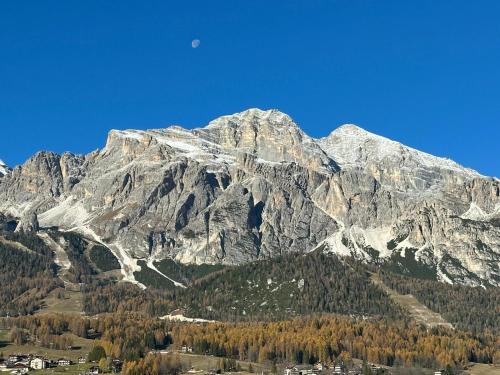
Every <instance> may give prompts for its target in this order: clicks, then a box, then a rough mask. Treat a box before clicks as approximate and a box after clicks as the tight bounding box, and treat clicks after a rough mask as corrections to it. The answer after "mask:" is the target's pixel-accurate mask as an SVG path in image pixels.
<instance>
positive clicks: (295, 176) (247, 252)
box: [0, 109, 500, 285]
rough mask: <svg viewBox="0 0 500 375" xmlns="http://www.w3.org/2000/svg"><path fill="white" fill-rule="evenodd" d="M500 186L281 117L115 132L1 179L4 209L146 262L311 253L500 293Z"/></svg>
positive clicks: (400, 150) (247, 115)
mask: <svg viewBox="0 0 500 375" xmlns="http://www.w3.org/2000/svg"><path fill="white" fill-rule="evenodd" d="M499 192H500V183H499V180H498V179H495V178H488V177H484V176H481V175H480V174H478V173H477V172H475V171H472V170H470V169H467V168H464V167H461V166H459V165H458V164H456V163H454V162H452V161H450V160H447V159H443V158H438V157H434V156H431V155H428V154H425V153H423V152H419V151H417V150H413V149H411V148H409V147H406V146H404V145H401V144H399V143H397V142H393V141H390V140H388V139H386V138H383V137H379V136H376V135H374V134H371V133H368V132H366V131H364V130H362V129H360V128H358V127H356V126H354V125H344V126H341V127H340V128H338V129H336V130H335V131H334V132H332V134H330V135H329V136H328V137H325V138H322V139H313V138H311V137H309V136H307V135H306V134H305V133H304V132H303V131H302V130H301V129H300V128H299V127H298V126H297V125H296V124H295V123H294V122H293V120H292V119H291V118H290V117H289V116H287V115H285V114H283V113H281V112H278V111H275V110H272V111H261V110H258V109H251V110H248V111H245V112H242V113H238V114H235V115H231V116H224V117H221V118H219V119H216V120H214V121H212V122H211V123H209V124H208V125H207V126H206V127H204V128H200V129H193V130H186V129H183V128H181V127H178V126H173V127H169V128H166V129H158V130H149V131H139V130H126V131H118V130H112V131H110V132H109V135H108V139H107V142H106V146H105V147H104V148H103V149H102V150H99V151H95V152H93V153H90V154H88V155H86V156H76V155H73V154H69V153H66V154H64V155H62V156H59V155H56V154H54V153H49V152H40V153H38V154H36V155H35V156H34V157H32V158H31V159H30V160H28V161H27V162H26V163H25V164H24V165H22V166H19V167H16V168H15V169H14V170H13V171H12V172H11V173H9V174H7V175H5V176H4V177H2V178H1V179H0V202H1V203H0V211H2V212H4V213H5V214H11V215H15V216H17V217H22V216H23V214H24V213H25V212H36V213H37V214H38V219H39V221H40V225H41V226H52V225H56V226H60V227H62V228H65V229H68V230H76V231H80V232H82V233H84V234H86V235H88V236H91V237H93V238H94V239H95V240H100V241H102V242H104V243H106V244H108V245H109V246H110V248H111V249H112V250H113V251H114V252H115V253H116V254H117V256H118V258H119V259H120V261H121V263H122V266H123V267H124V276H125V278H126V280H128V281H134V278H133V271H134V270H137V269H138V266H137V259H139V258H142V259H147V260H148V261H149V262H150V263H151V262H152V260H155V259H162V258H166V257H172V258H174V259H177V260H178V261H181V262H185V263H217V262H221V263H226V264H237V263H240V262H247V261H252V260H255V259H259V258H264V257H272V256H276V255H278V254H281V253H283V252H291V251H295V252H308V251H313V250H315V249H322V250H324V251H333V252H337V253H339V254H342V255H352V256H355V257H357V258H360V259H364V260H366V261H375V260H377V261H380V259H391V258H393V257H395V256H397V257H398V259H409V260H412V261H417V262H419V264H425V265H427V266H428V267H429V268H430V269H433V270H434V271H435V272H436V276H437V277H438V278H439V279H440V280H442V281H447V282H458V283H465V284H471V285H481V284H485V283H491V284H494V285H500V270H499V269H500V197H499Z"/></svg>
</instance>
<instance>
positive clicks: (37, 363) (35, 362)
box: [30, 358, 47, 370]
mask: <svg viewBox="0 0 500 375" xmlns="http://www.w3.org/2000/svg"><path fill="white" fill-rule="evenodd" d="M30 367H31V368H32V369H33V370H43V369H44V368H47V361H46V360H45V359H43V358H33V359H32V360H31V362H30Z"/></svg>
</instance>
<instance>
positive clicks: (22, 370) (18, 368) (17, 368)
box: [12, 362, 30, 374]
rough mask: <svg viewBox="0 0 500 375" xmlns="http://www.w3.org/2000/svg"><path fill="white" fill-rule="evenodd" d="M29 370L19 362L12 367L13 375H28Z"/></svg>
mask: <svg viewBox="0 0 500 375" xmlns="http://www.w3.org/2000/svg"><path fill="white" fill-rule="evenodd" d="M29 370H30V368H29V366H28V365H25V364H24V363H21V362H18V363H16V364H15V365H14V366H13V367H12V374H27V373H28V371H29Z"/></svg>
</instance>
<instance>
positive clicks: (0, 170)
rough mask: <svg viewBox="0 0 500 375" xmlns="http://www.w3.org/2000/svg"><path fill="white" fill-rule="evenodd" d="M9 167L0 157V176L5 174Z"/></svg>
mask: <svg viewBox="0 0 500 375" xmlns="http://www.w3.org/2000/svg"><path fill="white" fill-rule="evenodd" d="M9 171H10V169H9V167H8V166H7V164H5V163H4V161H3V160H2V159H0V177H2V176H5V175H6V174H7V173H9Z"/></svg>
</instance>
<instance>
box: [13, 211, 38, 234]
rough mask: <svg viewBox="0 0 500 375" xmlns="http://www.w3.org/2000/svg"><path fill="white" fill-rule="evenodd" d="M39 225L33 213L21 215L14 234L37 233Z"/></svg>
mask: <svg viewBox="0 0 500 375" xmlns="http://www.w3.org/2000/svg"><path fill="white" fill-rule="evenodd" d="M39 229H40V225H39V224H38V217H37V215H36V213H34V212H26V213H24V214H23V217H22V218H21V220H19V223H18V224H17V227H16V232H25V233H26V232H38V230H39Z"/></svg>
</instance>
